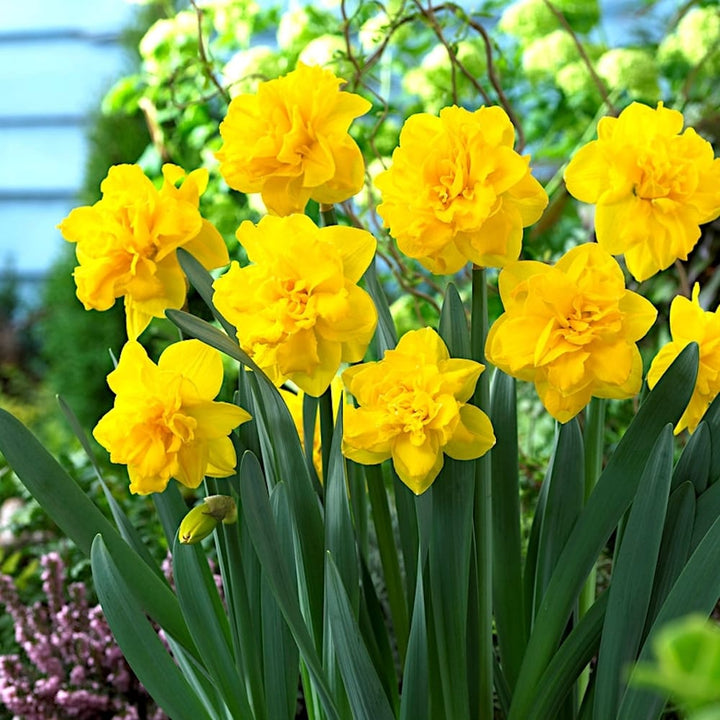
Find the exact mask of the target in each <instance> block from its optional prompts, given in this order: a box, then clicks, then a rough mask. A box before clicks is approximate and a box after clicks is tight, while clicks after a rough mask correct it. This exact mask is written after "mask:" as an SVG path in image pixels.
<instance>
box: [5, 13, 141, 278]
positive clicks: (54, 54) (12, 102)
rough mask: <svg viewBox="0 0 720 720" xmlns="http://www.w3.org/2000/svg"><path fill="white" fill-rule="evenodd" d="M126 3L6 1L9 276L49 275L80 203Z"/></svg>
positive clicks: (117, 68) (118, 59) (119, 64)
mask: <svg viewBox="0 0 720 720" xmlns="http://www.w3.org/2000/svg"><path fill="white" fill-rule="evenodd" d="M133 12H134V7H133V6H132V5H130V4H128V3H126V2H124V1H123V0H0V275H1V274H2V273H3V272H4V271H6V270H7V269H8V267H10V268H12V269H14V270H15V271H16V272H17V273H19V275H20V277H21V278H24V279H28V280H30V279H31V278H33V277H37V276H42V275H43V274H44V273H45V271H46V270H47V269H48V267H49V266H50V264H51V262H52V260H53V258H54V257H55V255H56V254H57V252H58V249H59V248H60V247H62V245H63V243H64V240H63V239H62V238H61V236H60V234H59V232H58V231H57V230H56V229H55V226H56V225H57V223H58V222H59V221H60V220H61V219H62V218H63V217H64V216H65V215H67V213H68V212H69V211H70V209H72V207H73V206H74V205H75V204H76V202H75V194H76V192H77V190H78V188H79V187H80V184H81V182H82V177H83V171H84V166H85V140H84V135H85V127H86V124H87V117H88V113H89V112H90V111H91V110H92V109H93V108H97V106H98V104H99V101H100V97H101V94H102V93H103V92H104V90H106V89H107V88H108V87H109V85H110V84H111V83H112V81H113V80H114V79H115V78H117V77H118V76H119V75H120V74H121V73H122V71H123V69H124V67H125V64H126V56H125V52H124V51H123V49H122V48H121V47H120V46H119V44H118V37H119V33H120V31H121V29H122V28H123V27H124V26H125V25H127V24H128V23H129V22H130V21H131V19H132V14H133Z"/></svg>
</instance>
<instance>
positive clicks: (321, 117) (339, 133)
mask: <svg viewBox="0 0 720 720" xmlns="http://www.w3.org/2000/svg"><path fill="white" fill-rule="evenodd" d="M342 84H343V81H342V80H340V79H339V78H336V77H335V75H333V73H332V72H331V71H330V70H324V69H322V68H320V67H318V66H314V65H313V66H307V65H304V64H303V63H298V66H297V68H296V69H295V70H294V71H293V72H290V73H288V74H287V75H283V76H282V77H280V78H277V79H276V80H270V81H268V82H263V83H260V85H259V87H258V90H257V93H255V94H242V95H237V96H236V97H234V98H233V100H232V102H231V103H230V106H229V108H228V113H227V116H226V117H225V120H224V121H223V122H222V123H221V125H220V134H221V135H222V138H223V146H222V148H221V149H220V151H219V152H218V153H217V158H218V160H220V172H221V173H222V175H223V177H224V178H225V180H226V182H227V184H228V185H229V186H230V187H232V188H235V189H236V190H240V191H241V192H245V193H255V192H259V193H261V195H262V199H263V202H264V203H265V206H266V207H267V209H268V211H270V212H271V213H273V214H275V215H289V214H291V213H301V212H302V211H303V210H304V209H305V205H306V204H307V201H308V200H309V199H313V200H317V201H318V202H321V203H336V202H342V201H343V200H347V199H348V198H349V197H352V196H353V195H355V194H356V193H357V192H358V191H359V190H360V188H361V187H362V184H363V181H364V173H365V165H364V162H363V158H362V155H361V153H360V148H359V147H358V146H357V144H356V143H355V141H354V140H353V139H352V138H351V137H350V135H349V134H348V128H349V127H350V123H351V122H352V121H353V120H354V119H355V118H356V117H359V116H360V115H364V114H365V113H366V112H367V111H368V110H369V109H370V107H371V105H370V103H369V102H368V101H367V100H365V99H364V98H361V97H360V96H359V95H355V94H353V93H349V92H342V91H340V89H339V88H340V85H342Z"/></svg>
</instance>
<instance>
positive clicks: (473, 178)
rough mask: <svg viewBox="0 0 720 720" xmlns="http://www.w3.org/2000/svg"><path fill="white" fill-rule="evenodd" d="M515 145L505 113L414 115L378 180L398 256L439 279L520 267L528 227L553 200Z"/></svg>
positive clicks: (381, 207) (449, 111) (448, 111)
mask: <svg viewBox="0 0 720 720" xmlns="http://www.w3.org/2000/svg"><path fill="white" fill-rule="evenodd" d="M514 142H515V131H514V129H513V126H512V123H511V122H510V120H509V118H508V116H507V115H506V114H505V112H504V111H503V110H502V109H501V108H499V107H483V108H480V109H479V110H476V111H475V112H469V111H467V110H464V109H463V108H459V107H448V108H444V109H443V110H441V111H440V116H439V117H435V116H434V115H428V114H426V113H420V114H417V115H411V116H410V117H409V118H408V119H407V121H406V122H405V125H404V126H403V129H402V131H401V133H400V146H399V147H398V148H396V149H395V151H394V152H393V156H392V165H391V167H390V168H389V169H388V170H387V171H385V172H383V173H380V174H379V175H378V176H377V178H376V179H375V186H376V187H377V188H378V190H379V191H380V193H381V195H382V203H381V204H380V205H379V206H378V213H379V214H380V215H381V217H382V218H383V220H384V222H385V226H386V227H388V228H389V229H390V234H391V235H392V236H393V237H394V238H395V239H396V240H397V243H398V247H399V248H400V250H401V251H402V252H403V253H405V255H408V256H409V257H413V258H417V259H418V260H419V261H420V262H421V263H422V264H423V265H424V266H425V267H426V268H428V270H430V271H431V272H434V273H438V274H441V275H445V274H448V275H449V274H452V273H455V272H457V271H458V270H460V269H461V268H462V267H463V265H465V264H466V263H467V262H473V263H475V264H476V265H480V266H484V267H501V266H503V265H506V264H507V263H509V262H512V261H514V260H517V259H518V257H519V255H520V246H521V243H522V234H523V228H524V227H527V226H528V225H531V224H532V223H534V222H535V221H536V220H538V219H539V218H540V216H541V215H542V212H543V210H544V209H545V206H546V205H547V203H548V198H547V194H546V193H545V191H544V190H543V188H542V187H541V185H540V184H539V183H538V182H537V180H535V178H533V176H532V175H531V174H530V168H529V157H527V156H525V157H523V156H520V155H518V153H516V152H515V151H514V150H513V144H514Z"/></svg>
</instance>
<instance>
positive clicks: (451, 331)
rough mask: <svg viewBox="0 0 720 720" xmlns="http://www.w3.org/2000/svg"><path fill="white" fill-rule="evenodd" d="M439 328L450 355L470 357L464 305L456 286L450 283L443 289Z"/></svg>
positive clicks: (468, 333)
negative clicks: (443, 295)
mask: <svg viewBox="0 0 720 720" xmlns="http://www.w3.org/2000/svg"><path fill="white" fill-rule="evenodd" d="M439 330H440V336H441V337H442V339H443V340H444V341H445V344H446V345H447V347H448V350H449V351H450V355H451V356H452V357H457V358H469V357H470V332H469V329H468V322H467V316H466V315H465V307H464V306H463V303H462V300H461V299H460V295H459V293H458V291H457V288H456V287H455V286H454V285H453V284H452V283H450V284H449V285H448V286H447V288H446V289H445V297H444V298H443V304H442V310H441V311H440V328H439Z"/></svg>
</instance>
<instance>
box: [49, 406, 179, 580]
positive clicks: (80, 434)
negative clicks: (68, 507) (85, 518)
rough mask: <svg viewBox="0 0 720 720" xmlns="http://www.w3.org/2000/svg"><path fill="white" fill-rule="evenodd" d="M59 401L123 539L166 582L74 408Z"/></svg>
mask: <svg viewBox="0 0 720 720" xmlns="http://www.w3.org/2000/svg"><path fill="white" fill-rule="evenodd" d="M57 401H58V404H59V405H60V409H61V410H62V412H63V414H64V415H65V419H66V420H67V421H68V423H69V425H70V429H71V430H72V431H73V434H74V435H75V437H76V438H77V439H78V440H79V441H80V445H82V448H83V450H84V451H85V454H86V455H87V457H88V460H90V463H91V465H92V466H93V470H94V471H95V477H97V479H98V480H99V482H100V486H101V487H102V489H103V494H104V495H105V499H106V500H107V503H108V505H109V506H110V512H111V513H112V516H113V520H115V525H117V528H118V530H119V532H120V535H121V537H122V538H123V540H125V542H126V543H127V544H128V545H129V546H130V547H131V548H132V549H133V550H134V551H135V552H136V553H137V554H138V555H139V556H140V557H141V558H142V559H143V560H144V561H145V563H146V564H147V565H148V567H149V568H150V569H151V570H152V571H153V572H154V573H155V574H156V575H157V576H158V577H160V578H162V579H163V580H164V579H165V577H164V575H163V574H162V570H161V569H160V567H159V566H158V564H157V563H156V562H155V560H154V558H153V556H152V555H151V554H150V551H149V550H148V549H147V546H146V545H145V543H144V542H143V540H142V538H141V537H140V533H139V532H138V531H137V528H136V527H135V526H134V525H133V524H132V523H131V522H130V519H129V518H128V516H127V515H126V514H125V512H124V511H123V509H122V508H121V507H120V504H119V503H118V501H117V500H116V499H115V496H114V495H113V494H112V493H111V492H110V488H109V487H108V485H107V483H106V482H105V478H104V477H103V474H102V471H101V469H100V465H99V464H98V461H97V458H96V457H95V453H94V452H93V450H92V447H91V446H90V441H89V440H88V436H87V435H86V433H85V431H84V430H83V428H82V426H81V425H80V421H79V420H78V419H77V417H76V415H75V413H74V412H73V411H72V408H71V407H70V406H69V405H68V404H67V403H66V402H65V399H64V398H62V397H60V396H59V395H58V396H57Z"/></svg>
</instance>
